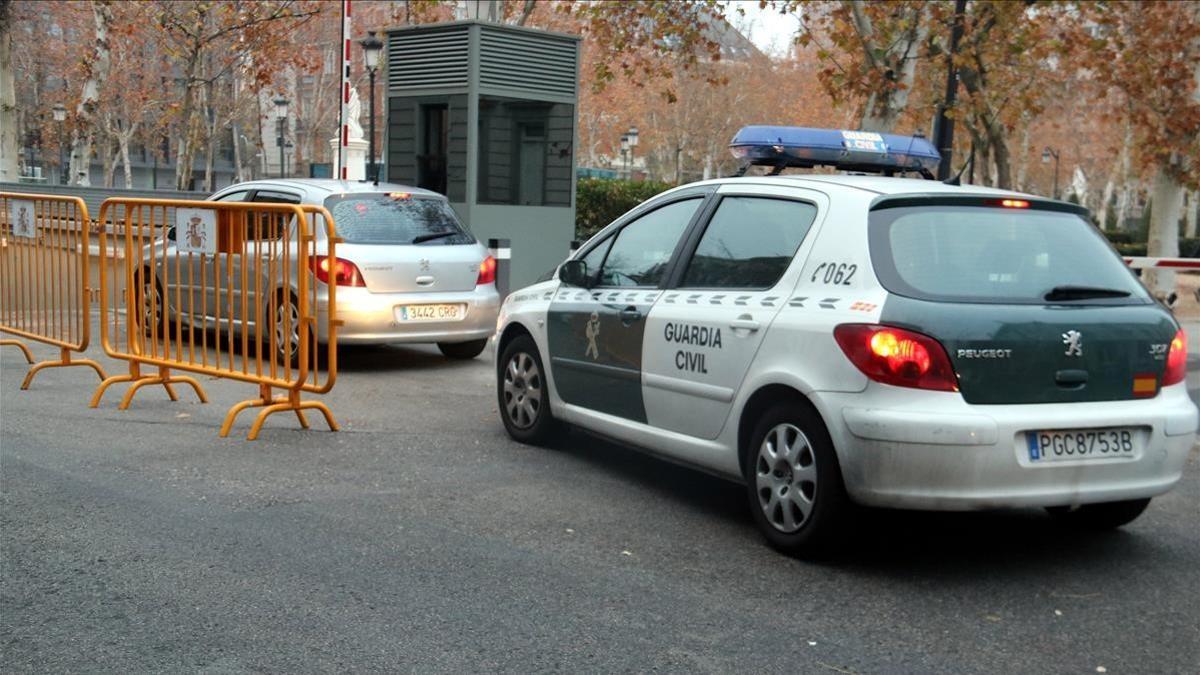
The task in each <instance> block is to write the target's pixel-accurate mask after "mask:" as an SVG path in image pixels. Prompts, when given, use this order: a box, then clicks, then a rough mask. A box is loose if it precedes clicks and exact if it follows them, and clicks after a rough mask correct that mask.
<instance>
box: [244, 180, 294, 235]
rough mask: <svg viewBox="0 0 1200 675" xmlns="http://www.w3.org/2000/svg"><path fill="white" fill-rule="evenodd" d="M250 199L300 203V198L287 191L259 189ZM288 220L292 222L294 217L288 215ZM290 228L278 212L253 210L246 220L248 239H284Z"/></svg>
mask: <svg viewBox="0 0 1200 675" xmlns="http://www.w3.org/2000/svg"><path fill="white" fill-rule="evenodd" d="M250 201H252V202H261V203H264V204H299V203H300V198H299V197H297V196H296V195H293V194H288V193H286V192H273V191H271V190H259V191H257V192H255V193H254V198H253V199H251V200H250ZM287 220H288V221H289V222H290V221H291V220H292V217H291V216H288V218H287ZM290 230H291V228H290V227H288V228H284V227H283V223H282V221H281V219H280V216H279V214H277V213H269V212H256V211H251V212H250V213H249V214H248V218H247V222H246V239H247V240H248V241H271V240H274V239H282V238H283V237H284V234H285V233H286V232H288V231H290Z"/></svg>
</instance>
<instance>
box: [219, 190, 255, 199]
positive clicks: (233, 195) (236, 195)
mask: <svg viewBox="0 0 1200 675" xmlns="http://www.w3.org/2000/svg"><path fill="white" fill-rule="evenodd" d="M248 194H250V193H249V191H247V190H238V191H236V192H230V193H229V194H227V195H221V196H220V197H217V198H216V199H214V200H213V201H216V202H244V201H246V195H248Z"/></svg>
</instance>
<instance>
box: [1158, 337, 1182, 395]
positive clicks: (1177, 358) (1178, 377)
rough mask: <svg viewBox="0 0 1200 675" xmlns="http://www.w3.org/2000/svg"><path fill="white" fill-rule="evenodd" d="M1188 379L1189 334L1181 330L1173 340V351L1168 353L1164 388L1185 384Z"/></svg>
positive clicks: (1163, 381)
mask: <svg viewBox="0 0 1200 675" xmlns="http://www.w3.org/2000/svg"><path fill="white" fill-rule="evenodd" d="M1185 377H1187V334H1186V333H1184V332H1183V329H1182V328H1180V329H1179V332H1177V333H1175V339H1173V340H1171V351H1169V352H1167V372H1165V373H1163V379H1162V386H1164V387H1166V386H1169V385H1172V384H1179V383H1180V382H1183V378H1185Z"/></svg>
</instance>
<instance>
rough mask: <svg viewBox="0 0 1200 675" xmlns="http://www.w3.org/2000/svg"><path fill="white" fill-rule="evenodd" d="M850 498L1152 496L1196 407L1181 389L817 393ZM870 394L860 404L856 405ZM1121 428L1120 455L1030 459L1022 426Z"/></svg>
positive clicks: (1191, 425) (928, 505) (922, 505)
mask: <svg viewBox="0 0 1200 675" xmlns="http://www.w3.org/2000/svg"><path fill="white" fill-rule="evenodd" d="M818 398H819V400H818V401H817V403H818V407H819V408H820V409H821V413H822V415H823V416H824V418H825V419H826V420H827V421H828V422H829V427H830V429H829V431H830V434H831V436H832V437H833V440H834V444H835V447H836V448H837V450H838V459H839V461H840V462H841V465H842V474H843V476H844V478H845V481H846V488H847V491H848V492H849V493H850V495H851V496H852V497H853V498H854V499H855V500H856V501H858V502H860V503H863V504H868V505H874V506H887V507H898V508H918V509H932V510H973V509H987V508H1003V507H1016V506H1062V505H1078V504H1087V503H1095V502H1106V501H1119V500H1125V499H1139V498H1144V497H1153V496H1156V495H1160V494H1162V493H1164V492H1167V491H1168V490H1170V489H1171V487H1172V486H1174V485H1175V483H1177V482H1178V481H1179V479H1180V477H1181V476H1182V473H1183V466H1184V464H1185V462H1186V461H1187V456H1188V453H1189V452H1190V450H1191V448H1192V445H1193V444H1194V443H1195V440H1196V425H1197V410H1196V406H1195V405H1194V404H1193V403H1192V401H1191V399H1190V398H1189V397H1188V395H1187V390H1186V387H1185V386H1183V385H1182V384H1180V385H1175V386H1172V387H1168V388H1166V389H1164V390H1163V391H1162V392H1161V393H1160V394H1159V395H1158V396H1157V397H1156V398H1154V399H1149V400H1141V401H1112V402H1096V403H1072V404H1043V405H1011V406H999V405H995V406H978V405H969V404H967V403H966V402H965V401H963V400H962V397H961V396H959V395H958V394H953V393H942V392H924V391H916V390H908V389H897V388H895V387H888V386H886V385H874V384H873V385H871V386H870V387H868V390H867V391H866V392H864V393H862V394H855V395H844V394H820V395H818ZM864 401H870V403H872V404H876V405H872V406H871V407H866V406H864V405H863V403H864ZM1106 427H1131V428H1134V429H1138V430H1139V433H1141V434H1142V438H1143V441H1144V443H1143V447H1142V450H1141V452H1140V453H1139V454H1137V455H1135V456H1134V457H1132V458H1128V459H1127V458H1113V459H1101V460H1072V461H1064V462H1056V463H1044V462H1034V461H1032V460H1031V459H1030V457H1029V449H1028V445H1027V443H1026V436H1025V433H1026V432H1027V431H1040V430H1060V429H1072V428H1077V429H1088V428H1106Z"/></svg>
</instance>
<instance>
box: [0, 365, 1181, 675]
mask: <svg viewBox="0 0 1200 675" xmlns="http://www.w3.org/2000/svg"><path fill="white" fill-rule="evenodd" d="M37 352H38V354H39V355H43V356H49V355H50V351H49V350H48V349H45V348H43V349H38V350H37ZM113 370H118V368H117V367H116V365H113ZM23 373H24V363H23V360H22V359H21V358H20V355H19V353H18V352H17V351H16V350H15V349H12V348H3V349H0V669H2V670H3V671H5V672H9V673H14V672H63V671H87V672H143V671H198V672H208V673H238V672H251V671H269V672H307V671H348V670H354V671H384V670H387V671H416V672H443V671H457V672H462V671H509V672H534V671H638V672H644V671H651V670H658V671H688V672H733V671H744V672H765V671H769V672H802V673H819V672H841V673H845V672H861V673H891V672H953V673H973V672H980V673H983V672H987V673H995V672H1064V673H1094V672H1108V673H1132V672H1139V673H1146V672H1153V673H1196V672H1198V671H1200V466H1198V465H1200V455H1198V454H1197V452H1196V451H1193V454H1192V457H1191V461H1190V462H1189V467H1188V472H1187V475H1186V477H1185V480H1184V482H1183V483H1182V484H1181V485H1180V486H1179V488H1178V489H1176V490H1175V491H1174V492H1173V493H1171V494H1169V495H1167V496H1165V497H1163V498H1161V499H1158V500H1156V501H1155V502H1154V503H1153V504H1152V506H1151V508H1150V510H1149V511H1148V512H1147V513H1146V514H1145V515H1144V516H1143V517H1142V518H1141V519H1139V520H1138V521H1136V522H1135V523H1134V524H1133V525H1132V526H1130V527H1128V528H1127V529H1125V530H1123V531H1119V532H1115V533H1105V534H1081V533H1073V532H1070V531H1064V530H1062V529H1060V528H1058V527H1056V526H1054V525H1053V524H1052V523H1051V521H1049V520H1048V519H1047V518H1046V517H1045V516H1043V515H1042V513H1041V512H1040V511H1018V512H1011V513H998V514H949V515H947V514H921V513H905V512H882V511H877V512H871V513H870V514H868V518H867V519H866V521H865V523H864V524H863V525H862V528H861V531H860V532H859V533H858V535H857V544H856V545H855V546H854V547H853V548H852V549H851V550H850V551H848V552H847V553H846V554H844V555H843V556H842V557H841V558H839V559H837V560H835V561H832V562H827V563H823V564H813V563H807V562H800V561H796V560H791V559H788V558H785V557H782V556H780V555H778V554H776V553H774V552H773V551H771V550H770V549H768V548H767V547H766V546H765V545H764V544H763V543H762V542H761V541H760V539H759V536H758V534H757V533H756V532H755V530H754V529H753V525H752V523H751V521H750V518H749V516H748V513H747V511H746V509H745V505H744V501H743V500H744V498H743V493H742V491H741V489H740V488H739V487H737V486H734V485H732V484H728V483H725V482H722V481H720V480H718V479H715V478H711V477H708V476H706V475H703V474H699V473H696V472H693V471H690V470H688V469H684V468H680V467H676V466H673V465H669V464H664V463H662V462H659V461H656V460H654V459H651V458H648V457H646V456H643V455H640V454H637V453H635V452H633V451H630V450H628V449H625V448H621V447H618V446H614V445H612V444H609V443H607V442H604V441H601V440H598V439H596V438H594V437H591V436H588V435H585V434H582V433H574V434H571V435H569V436H568V437H566V438H565V439H564V440H563V441H562V442H561V443H559V444H558V446H557V447H555V448H551V449H544V448H533V447H524V446H521V445H517V444H515V443H513V442H511V441H510V440H509V439H508V438H507V436H505V434H504V432H503V430H502V428H501V426H500V424H499V421H498V419H497V416H496V410H495V403H494V396H493V388H492V387H493V385H492V381H491V375H490V369H489V367H488V361H487V360H486V359H485V358H480V359H477V360H475V361H473V362H469V363H452V362H448V361H446V360H444V359H443V358H442V357H441V356H440V355H438V354H437V353H436V351H435V350H432V349H424V348H409V349H399V348H397V349H371V350H367V349H359V350H353V351H347V352H345V353H344V354H343V370H342V376H341V379H340V382H339V384H338V387H337V388H336V389H335V391H334V392H333V394H331V395H330V396H329V397H327V398H328V400H329V402H330V403H331V405H332V407H333V409H334V411H335V413H336V414H337V416H338V418H339V419H340V420H341V421H342V423H343V424H344V430H343V431H342V432H341V433H337V434H331V433H328V432H326V431H324V430H322V429H321V428H320V426H319V424H315V425H314V427H315V429H316V430H314V431H309V432H303V431H299V430H297V429H296V428H295V421H294V419H292V418H289V417H287V416H283V415H280V416H277V417H276V418H274V419H272V420H271V421H270V422H268V425H267V427H266V429H265V430H264V432H263V436H262V438H261V439H260V440H259V441H257V442H254V443H249V442H246V441H245V440H243V437H244V434H245V431H246V428H247V426H248V423H249V419H248V418H247V419H245V420H243V421H242V423H241V424H240V425H239V427H238V428H237V429H236V430H235V434H234V437H231V438H229V439H224V440H223V439H219V438H217V428H218V426H219V424H220V422H221V419H222V416H223V415H224V412H225V410H226V409H227V408H228V406H229V405H231V404H233V403H234V402H236V401H237V400H240V399H241V398H243V397H246V396H250V395H252V394H253V393H254V391H253V387H251V386H248V385H242V384H236V383H228V382H220V381H212V380H206V381H205V386H206V387H207V388H208V391H209V394H210V395H211V396H212V398H213V402H212V403H210V404H209V405H199V404H197V403H195V402H194V398H192V396H191V394H190V392H187V391H185V390H181V394H182V397H183V400H182V401H181V402H179V403H170V402H168V401H167V400H166V397H165V396H164V395H163V393H162V392H161V391H155V390H147V391H144V392H143V393H141V394H139V398H138V399H137V400H136V401H135V403H134V406H133V408H132V409H130V410H128V411H125V412H119V411H117V410H116V402H117V398H118V394H117V392H113V393H110V395H109V398H108V399H106V401H105V402H104V404H103V405H102V407H101V408H99V409H97V410H90V409H88V408H87V405H86V404H87V399H88V397H89V396H90V394H91V391H92V389H93V387H94V384H95V382H94V379H93V378H94V376H93V375H91V374H90V373H89V372H88V371H86V370H83V369H75V370H58V371H47V372H45V373H43V374H42V375H40V376H39V379H38V380H37V381H36V383H35V385H34V389H33V390H31V391H28V392H21V391H19V389H18V387H19V384H20V378H21V376H22V375H23ZM315 421H316V420H314V422H315ZM1101 669H1104V670H1103V671H1101Z"/></svg>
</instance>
